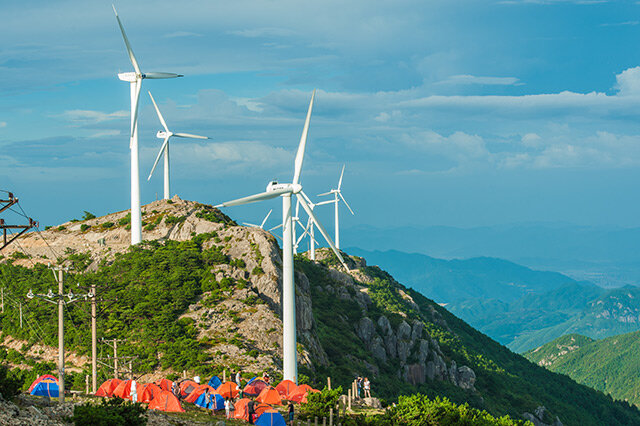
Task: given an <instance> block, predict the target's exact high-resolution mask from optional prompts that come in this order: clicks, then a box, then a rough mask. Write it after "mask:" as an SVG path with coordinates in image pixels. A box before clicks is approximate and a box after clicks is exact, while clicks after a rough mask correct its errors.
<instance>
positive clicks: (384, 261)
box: [349, 249, 640, 352]
mask: <svg viewBox="0 0 640 426" xmlns="http://www.w3.org/2000/svg"><path fill="white" fill-rule="evenodd" d="M349 251H350V252H351V253H354V254H357V255H360V256H365V257H366V258H367V259H368V260H369V262H373V263H375V264H378V265H380V266H381V267H382V268H384V269H386V270H388V271H390V272H391V273H392V274H393V275H394V276H396V277H398V279H399V280H401V281H402V282H404V283H406V284H407V285H409V286H411V287H413V288H414V289H415V290H417V291H419V292H421V293H423V294H424V295H426V296H427V297H429V298H432V299H434V300H435V301H437V302H439V303H441V304H444V305H445V306H446V308H447V309H448V310H449V311H450V312H452V313H454V314H455V315H457V316H459V317H460V318H462V319H464V320H465V321H467V322H468V323H469V324H471V325H472V326H474V327H476V328H478V329H479V330H481V331H482V332H483V333H486V334H487V335H489V336H491V337H492V338H494V339H496V340H497V341H498V342H500V343H502V344H504V345H506V346H508V347H509V348H510V349H511V350H513V351H516V352H523V351H526V350H529V349H532V348H535V347H538V346H540V345H542V344H544V343H546V342H549V341H551V340H553V339H555V338H557V337H559V336H562V335H564V334H568V333H580V334H584V335H586V336H589V337H592V338H604V337H608V336H612V335H616V334H620V333H626V332H630V331H635V330H638V329H640V288H638V287H633V286H627V287H623V288H618V289H610V290H607V289H603V288H601V287H598V286H596V285H594V284H591V283H589V282H577V281H575V280H573V279H571V278H569V277H567V276H565V275H562V274H559V273H555V272H543V271H534V270H531V269H529V268H527V267H523V266H521V265H517V264H514V263H512V262H509V261H505V260H500V259H493V258H474V259H467V260H443V259H435V258H432V257H429V256H425V255H421V254H408V253H402V252H399V251H395V250H390V251H385V252H381V251H373V252H369V251H366V250H362V249H349Z"/></svg>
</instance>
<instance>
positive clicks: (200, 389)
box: [184, 385, 216, 404]
mask: <svg viewBox="0 0 640 426" xmlns="http://www.w3.org/2000/svg"><path fill="white" fill-rule="evenodd" d="M206 389H209V392H215V391H216V390H215V389H214V388H212V387H211V386H209V385H199V386H198V387H197V388H195V389H194V390H193V392H191V393H190V394H189V395H187V396H186V397H185V398H184V402H188V403H190V404H193V403H195V402H196V399H198V397H199V396H200V394H201V393H203V392H204V391H205V390H206Z"/></svg>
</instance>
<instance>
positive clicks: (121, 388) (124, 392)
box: [112, 380, 131, 399]
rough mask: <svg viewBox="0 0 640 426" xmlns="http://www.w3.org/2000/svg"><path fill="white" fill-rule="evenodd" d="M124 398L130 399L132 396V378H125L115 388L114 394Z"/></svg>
mask: <svg viewBox="0 0 640 426" xmlns="http://www.w3.org/2000/svg"><path fill="white" fill-rule="evenodd" d="M112 396H117V397H118V398H122V399H130V398H131V380H125V381H123V382H120V384H119V385H118V386H117V387H116V388H115V389H114V390H113V395H112Z"/></svg>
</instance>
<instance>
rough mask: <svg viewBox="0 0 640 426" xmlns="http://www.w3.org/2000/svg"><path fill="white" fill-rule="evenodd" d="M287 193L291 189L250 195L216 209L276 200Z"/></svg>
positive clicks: (221, 204)
mask: <svg viewBox="0 0 640 426" xmlns="http://www.w3.org/2000/svg"><path fill="white" fill-rule="evenodd" d="M287 192H291V189H289V188H283V189H278V190H276V191H268V192H261V193H260V194H255V195H249V196H248V197H243V198H238V199H236V200H231V201H227V202H225V203H220V204H218V205H217V206H214V207H231V206H239V205H241V204H249V203H255V202H257V201H262V200H270V199H271V198H276V197H278V196H280V195H282V194H285V193H287Z"/></svg>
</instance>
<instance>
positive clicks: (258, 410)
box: [253, 404, 271, 419]
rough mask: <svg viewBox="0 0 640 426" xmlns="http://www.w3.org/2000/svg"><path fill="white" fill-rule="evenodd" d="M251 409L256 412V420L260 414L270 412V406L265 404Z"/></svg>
mask: <svg viewBox="0 0 640 426" xmlns="http://www.w3.org/2000/svg"><path fill="white" fill-rule="evenodd" d="M253 409H254V411H255V412H256V419H257V418H258V417H260V414H262V413H264V412H265V411H267V410H271V406H270V405H267V404H256V406H255V407H253Z"/></svg>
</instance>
